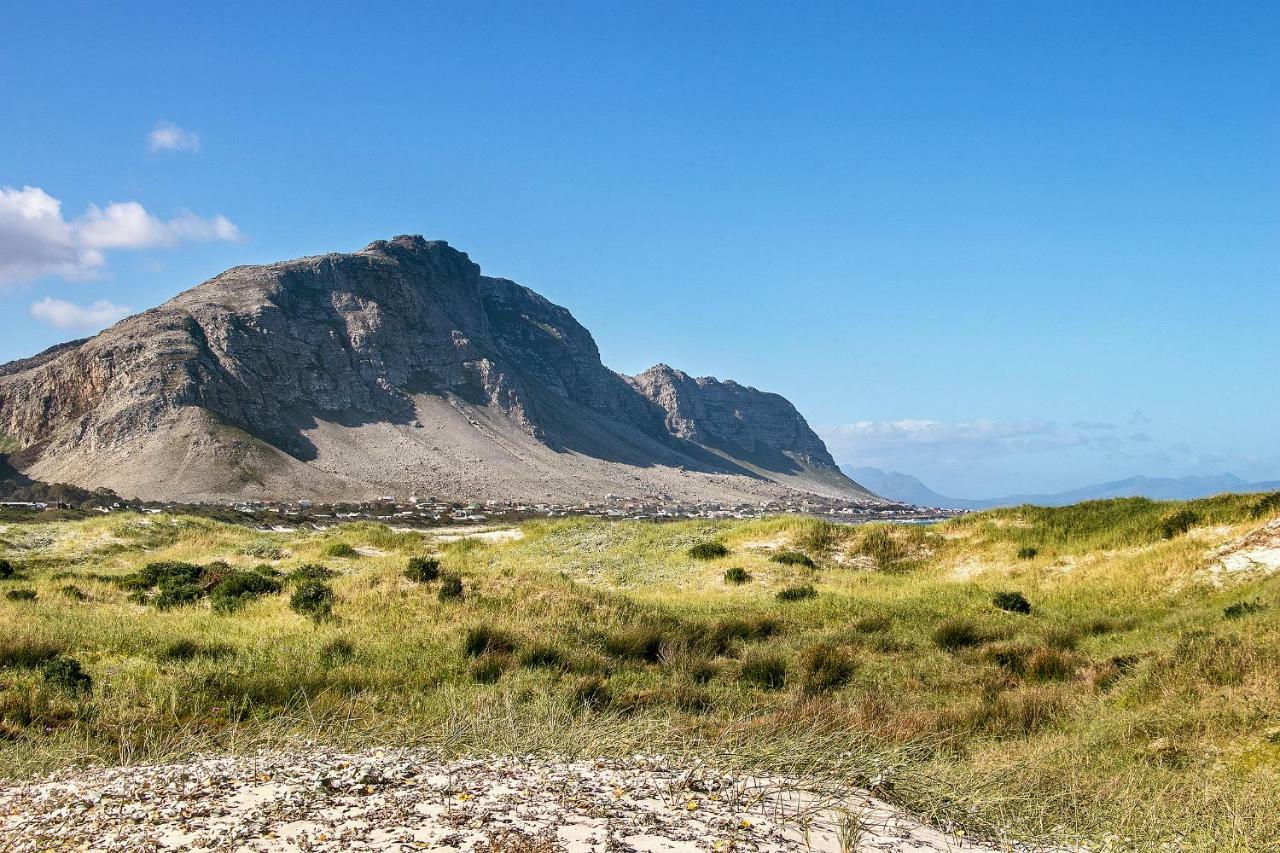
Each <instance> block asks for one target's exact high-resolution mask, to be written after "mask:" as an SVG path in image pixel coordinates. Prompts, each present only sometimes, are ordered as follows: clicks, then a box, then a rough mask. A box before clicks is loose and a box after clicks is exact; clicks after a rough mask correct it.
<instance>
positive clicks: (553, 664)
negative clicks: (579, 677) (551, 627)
mask: <svg viewBox="0 0 1280 853" xmlns="http://www.w3.org/2000/svg"><path fill="white" fill-rule="evenodd" d="M564 663H565V661H564V655H562V654H561V653H560V649H558V648H556V647H555V646H553V645H551V644H550V643H535V644H534V645H532V646H530V647H529V648H527V649H525V650H524V651H522V652H520V665H521V666H524V667H528V668H529V669H561V668H562V667H563V666H564Z"/></svg>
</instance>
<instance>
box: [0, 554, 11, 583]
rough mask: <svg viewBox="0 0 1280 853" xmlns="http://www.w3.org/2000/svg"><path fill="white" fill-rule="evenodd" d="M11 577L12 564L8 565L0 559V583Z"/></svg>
mask: <svg viewBox="0 0 1280 853" xmlns="http://www.w3.org/2000/svg"><path fill="white" fill-rule="evenodd" d="M13 575H14V568H13V563H10V562H9V561H8V560H6V559H4V558H3V557H0V581H7V580H9V578H11V577H13Z"/></svg>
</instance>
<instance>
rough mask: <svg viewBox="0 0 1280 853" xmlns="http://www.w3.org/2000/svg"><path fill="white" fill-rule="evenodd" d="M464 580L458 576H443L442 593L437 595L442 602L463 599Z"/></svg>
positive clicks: (441, 578) (441, 581) (441, 577)
mask: <svg viewBox="0 0 1280 853" xmlns="http://www.w3.org/2000/svg"><path fill="white" fill-rule="evenodd" d="M462 594H463V593H462V578H460V577H458V576H457V575H441V576H440V591H439V592H438V593H437V595H438V596H439V598H440V600H441V601H451V600H455V599H459V598H462Z"/></svg>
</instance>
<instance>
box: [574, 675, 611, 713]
mask: <svg viewBox="0 0 1280 853" xmlns="http://www.w3.org/2000/svg"><path fill="white" fill-rule="evenodd" d="M612 700H613V691H612V690H610V689H609V684H608V682H606V681H605V680H604V679H603V678H601V677H599V676H596V675H589V676H587V677H586V678H582V679H579V680H578V682H577V683H576V684H574V685H573V689H572V690H570V691H569V701H570V702H571V703H572V704H573V706H574V707H575V708H590V709H597V708H603V707H605V706H606V705H608V704H609V703H610V702H611V701H612Z"/></svg>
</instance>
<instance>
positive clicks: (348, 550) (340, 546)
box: [324, 542, 360, 559]
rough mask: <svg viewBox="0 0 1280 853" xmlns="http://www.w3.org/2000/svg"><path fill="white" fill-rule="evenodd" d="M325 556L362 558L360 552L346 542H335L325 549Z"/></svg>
mask: <svg viewBox="0 0 1280 853" xmlns="http://www.w3.org/2000/svg"><path fill="white" fill-rule="evenodd" d="M324 555H325V556H326V557H337V558H346V559H355V558H356V557H359V556H360V552H359V551H357V550H356V549H355V548H352V547H351V546H350V545H348V544H347V543H346V542H334V543H332V544H330V545H328V546H327V547H326V548H325V549H324Z"/></svg>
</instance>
